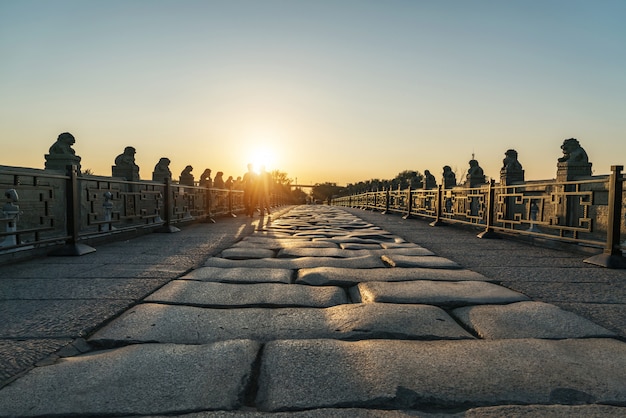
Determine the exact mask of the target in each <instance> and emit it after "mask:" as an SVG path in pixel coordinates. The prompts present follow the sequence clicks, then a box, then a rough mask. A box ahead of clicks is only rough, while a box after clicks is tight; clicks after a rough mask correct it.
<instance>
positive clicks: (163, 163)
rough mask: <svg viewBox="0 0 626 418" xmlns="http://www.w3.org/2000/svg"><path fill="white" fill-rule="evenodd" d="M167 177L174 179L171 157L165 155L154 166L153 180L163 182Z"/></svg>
mask: <svg viewBox="0 0 626 418" xmlns="http://www.w3.org/2000/svg"><path fill="white" fill-rule="evenodd" d="M165 179H169V180H172V172H171V171H170V159H169V158H165V157H163V158H161V159H160V160H159V162H158V163H157V164H156V165H155V166H154V171H153V172H152V180H153V181H159V182H162V181H164V180H165Z"/></svg>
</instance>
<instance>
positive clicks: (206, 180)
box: [199, 168, 213, 187]
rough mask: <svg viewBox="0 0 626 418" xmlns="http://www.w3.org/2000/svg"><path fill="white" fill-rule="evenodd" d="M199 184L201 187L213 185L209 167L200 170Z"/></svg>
mask: <svg viewBox="0 0 626 418" xmlns="http://www.w3.org/2000/svg"><path fill="white" fill-rule="evenodd" d="M199 184H200V186H201V187H213V180H212V179H211V169H210V168H207V169H206V170H204V171H203V172H202V175H201V176H200V183H199Z"/></svg>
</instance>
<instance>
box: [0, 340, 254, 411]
mask: <svg viewBox="0 0 626 418" xmlns="http://www.w3.org/2000/svg"><path fill="white" fill-rule="evenodd" d="M259 348H260V346H259V344H258V343H256V342H254V341H225V342H220V343H215V344H210V345H193V346H188V345H172V344H142V345H131V346H127V347H123V348H120V349H116V350H106V351H101V352H95V353H91V354H86V355H81V356H77V357H71V358H67V359H63V360H61V361H59V362H58V363H57V364H54V365H51V366H46V367H38V368H35V369H34V370H32V371H30V372H29V373H28V374H26V375H25V376H23V377H22V378H20V379H18V380H16V381H15V382H13V383H11V384H10V385H9V386H6V387H4V388H3V389H2V390H0V415H1V416H23V415H24V414H25V413H27V414H28V415H29V416H44V415H45V416H54V415H72V416H86V415H109V414H110V415H115V414H128V415H131V414H137V415H141V414H167V413H174V412H184V411H194V410H196V411H198V410H203V409H234V408H237V407H239V406H240V404H241V399H240V395H241V393H242V391H243V390H244V388H245V386H246V384H247V382H248V379H249V378H250V375H251V373H252V364H253V363H254V361H255V359H256V356H257V352H258V350H259Z"/></svg>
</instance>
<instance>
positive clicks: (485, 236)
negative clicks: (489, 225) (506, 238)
mask: <svg viewBox="0 0 626 418" xmlns="http://www.w3.org/2000/svg"><path fill="white" fill-rule="evenodd" d="M476 236H477V237H478V238H482V239H500V238H502V237H501V236H500V235H498V234H497V233H495V232H494V231H492V230H491V229H486V230H484V231H483V232H481V233H480V234H478V235H476Z"/></svg>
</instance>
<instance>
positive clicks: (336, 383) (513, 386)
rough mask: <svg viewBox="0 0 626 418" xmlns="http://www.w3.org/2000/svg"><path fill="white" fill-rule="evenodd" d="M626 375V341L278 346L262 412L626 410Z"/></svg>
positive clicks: (268, 369)
mask: <svg viewBox="0 0 626 418" xmlns="http://www.w3.org/2000/svg"><path fill="white" fill-rule="evenodd" d="M625 368H626V343H623V342H620V341H617V340H613V339H608V338H604V339H570V340H558V341H554V340H540V339H521V340H488V341H485V340H464V341H390V340H366V341H357V342H347V341H336V340H312V341H311V340H286V341H274V342H270V343H268V344H267V345H266V346H265V349H264V351H263V358H262V362H261V372H260V377H259V393H258V396H257V406H258V407H259V409H261V410H264V411H274V410H281V409H291V408H293V409H309V408H320V407H333V406H340V405H351V406H353V407H361V406H366V407H369V408H375V407H378V408H397V409H419V408H421V407H422V408H423V407H432V406H440V405H445V406H447V407H449V408H453V407H455V406H456V407H461V406H464V405H485V406H488V405H500V404H510V403H514V404H548V403H554V404H560V403H564V404H579V403H603V404H624V402H626V385H624V369H625ZM329 382H332V384H329ZM311 388H315V390H311ZM607 388H611V390H607Z"/></svg>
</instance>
